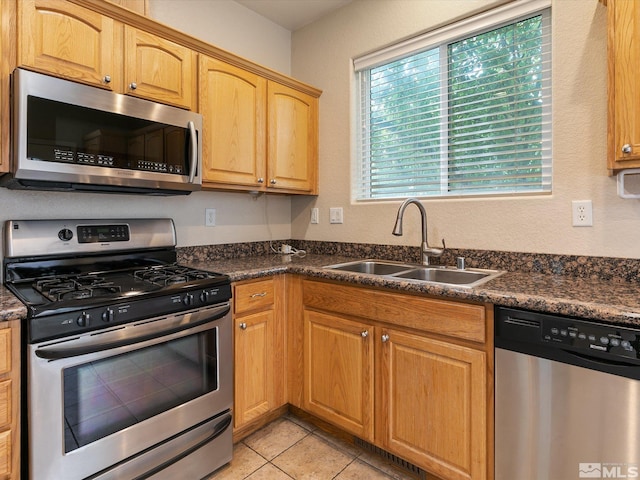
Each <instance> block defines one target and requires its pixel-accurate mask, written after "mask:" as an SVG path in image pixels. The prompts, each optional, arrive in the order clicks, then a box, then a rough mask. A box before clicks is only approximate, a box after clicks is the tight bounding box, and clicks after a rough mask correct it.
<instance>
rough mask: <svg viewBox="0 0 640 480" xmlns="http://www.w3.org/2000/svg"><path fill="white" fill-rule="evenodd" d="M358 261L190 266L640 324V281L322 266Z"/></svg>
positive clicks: (247, 260) (270, 260)
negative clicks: (480, 280) (443, 281)
mask: <svg viewBox="0 0 640 480" xmlns="http://www.w3.org/2000/svg"><path fill="white" fill-rule="evenodd" d="M354 260H356V259H354V258H353V257H345V256H334V255H307V256H305V257H296V256H293V257H292V256H283V255H264V256H257V257H243V258H234V259H221V260H215V261H211V262H208V261H195V260H194V261H192V262H189V264H190V265H191V266H193V267H196V268H202V269H204V270H210V271H217V272H223V273H226V274H228V275H229V276H230V277H231V280H232V281H239V280H246V279H251V278H258V277H263V276H268V275H273V274H277V273H284V272H289V273H297V274H302V275H307V276H309V277H316V278H325V279H331V280H341V281H346V282H351V283H354V284H358V285H367V286H374V287H383V288H389V289H393V290H399V291H405V292H413V293H424V294H428V295H436V296H443V297H447V298H452V299H463V300H472V301H477V302H487V303H493V304H495V305H502V306H508V307H514V308H522V309H527V310H534V311H539V312H547V313H552V314H558V315H566V316H573V317H581V318H587V319H591V320H599V321H602V322H607V323H618V324H627V325H634V326H640V284H639V283H636V282H625V281H601V280H597V279H593V278H580V277H572V276H561V275H553V274H540V273H522V272H506V273H504V274H503V275H501V276H499V277H497V278H495V279H493V280H490V281H489V282H486V283H484V284H481V285H479V286H478V287H475V288H465V287H452V286H443V285H433V284H429V283H420V282H413V281H402V280H398V279H394V278H392V277H380V276H375V275H363V274H357V273H351V272H342V271H337V270H329V269H325V268H322V267H323V266H325V265H332V264H337V263H342V262H349V261H354Z"/></svg>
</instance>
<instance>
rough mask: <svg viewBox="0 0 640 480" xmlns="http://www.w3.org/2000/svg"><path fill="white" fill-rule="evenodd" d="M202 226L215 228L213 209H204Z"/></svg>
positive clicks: (214, 211) (214, 212) (214, 210)
mask: <svg viewBox="0 0 640 480" xmlns="http://www.w3.org/2000/svg"><path fill="white" fill-rule="evenodd" d="M204 224H205V226H207V227H215V226H216V209H215V208H205V209H204Z"/></svg>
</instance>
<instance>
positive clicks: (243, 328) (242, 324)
mask: <svg viewBox="0 0 640 480" xmlns="http://www.w3.org/2000/svg"><path fill="white" fill-rule="evenodd" d="M246 329H247V324H246V323H244V322H242V323H241V324H240V330H246Z"/></svg>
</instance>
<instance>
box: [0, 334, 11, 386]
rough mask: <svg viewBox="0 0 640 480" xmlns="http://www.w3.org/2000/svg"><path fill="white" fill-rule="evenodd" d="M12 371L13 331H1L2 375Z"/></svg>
mask: <svg viewBox="0 0 640 480" xmlns="http://www.w3.org/2000/svg"><path fill="white" fill-rule="evenodd" d="M10 371H11V329H10V328H3V329H2V330H0V375H4V374H5V373H9V372H10Z"/></svg>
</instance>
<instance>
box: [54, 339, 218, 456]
mask: <svg viewBox="0 0 640 480" xmlns="http://www.w3.org/2000/svg"><path fill="white" fill-rule="evenodd" d="M216 345H217V329H212V330H208V331H206V332H203V333H199V334H196V335H191V336H188V337H184V338H181V339H178V340H171V341H169V342H165V343H161V344H158V345H154V346H151V347H146V348H143V349H140V350H135V351H133V352H129V353H124V354H121V355H116V356H113V357H109V358H106V359H103V360H97V361H94V362H90V363H85V364H82V365H79V366H75V367H70V368H66V369H64V372H63V381H64V420H65V452H70V451H72V450H75V449H77V448H79V447H82V446H83V445H87V444H89V443H91V442H94V441H96V440H98V439H100V438H103V437H106V436H107V435H110V434H112V433H115V432H118V431H120V430H122V429H123V428H126V427H128V426H131V425H134V424H136V423H139V422H142V421H144V420H146V419H148V418H150V417H153V416H154V415H157V414H159V413H162V412H164V411H167V410H170V409H172V408H174V407H176V406H178V405H181V404H183V403H185V402H188V401H189V400H193V399H194V398H197V397H199V396H201V395H204V394H206V393H208V392H212V391H214V390H217V389H218V365H217V357H218V355H217V350H216Z"/></svg>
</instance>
